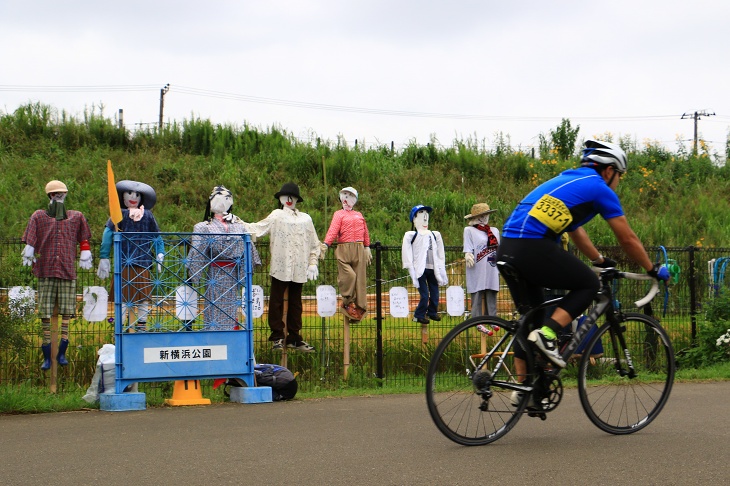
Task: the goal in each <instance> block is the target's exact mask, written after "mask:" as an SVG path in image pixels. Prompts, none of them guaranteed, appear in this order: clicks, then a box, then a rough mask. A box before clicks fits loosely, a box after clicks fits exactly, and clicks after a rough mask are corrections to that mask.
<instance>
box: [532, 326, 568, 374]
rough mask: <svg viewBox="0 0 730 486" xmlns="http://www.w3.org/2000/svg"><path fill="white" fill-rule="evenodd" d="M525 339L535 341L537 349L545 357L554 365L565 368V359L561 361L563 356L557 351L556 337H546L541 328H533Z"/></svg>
mask: <svg viewBox="0 0 730 486" xmlns="http://www.w3.org/2000/svg"><path fill="white" fill-rule="evenodd" d="M527 340H528V341H531V342H533V343H535V346H537V349H539V350H540V351H541V352H542V354H544V355H545V357H546V358H547V359H549V360H550V361H552V362H553V364H554V365H555V366H559V367H560V368H565V361H563V357H562V356H560V353H559V352H558V340H557V339H548V338H547V337H545V334H543V332H542V329H535V330H534V331H532V332H531V333H530V334H529V336H527Z"/></svg>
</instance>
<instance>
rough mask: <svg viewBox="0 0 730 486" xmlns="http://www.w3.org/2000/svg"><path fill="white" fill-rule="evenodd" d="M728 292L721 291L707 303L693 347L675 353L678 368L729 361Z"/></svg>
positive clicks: (729, 324)
mask: <svg viewBox="0 0 730 486" xmlns="http://www.w3.org/2000/svg"><path fill="white" fill-rule="evenodd" d="M729 335H730V292H728V291H723V292H721V293H720V294H718V295H717V296H716V297H715V298H714V299H713V300H712V302H710V303H709V305H708V307H707V310H706V312H705V319H704V320H703V321H699V322H698V323H697V339H696V340H695V343H694V346H693V347H691V348H689V349H683V350H681V351H680V352H679V353H677V362H678V364H679V365H680V366H686V367H689V368H700V367H703V366H707V365H712V364H717V363H720V362H723V361H730V339H725V338H726V337H728V336H729Z"/></svg>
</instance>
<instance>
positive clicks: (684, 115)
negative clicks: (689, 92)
mask: <svg viewBox="0 0 730 486" xmlns="http://www.w3.org/2000/svg"><path fill="white" fill-rule="evenodd" d="M701 116H715V114H714V113H707V110H700V111H695V112H694V113H692V114H689V113H682V118H681V119H682V120H685V119H688V118H694V120H695V136H694V145H693V146H692V155H694V156H695V157H697V120H699V119H700V117H701Z"/></svg>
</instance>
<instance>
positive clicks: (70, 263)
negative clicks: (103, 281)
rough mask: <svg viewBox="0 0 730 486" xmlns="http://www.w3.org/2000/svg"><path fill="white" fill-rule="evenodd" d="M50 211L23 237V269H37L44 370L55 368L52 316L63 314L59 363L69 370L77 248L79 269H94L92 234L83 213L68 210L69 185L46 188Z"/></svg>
mask: <svg viewBox="0 0 730 486" xmlns="http://www.w3.org/2000/svg"><path fill="white" fill-rule="evenodd" d="M46 195H47V196H48V208H47V209H45V210H43V209H39V210H37V211H35V212H34V213H33V215H32V216H31V217H30V221H28V226H27V227H26V228H25V232H24V233H23V242H24V243H25V248H24V249H23V254H22V258H23V265H26V266H32V267H33V275H35V276H36V277H37V278H38V297H39V299H38V307H39V314H40V318H41V326H42V328H43V342H42V344H41V350H42V351H43V364H42V365H41V369H42V370H47V369H49V368H50V367H51V316H53V315H55V313H56V312H58V313H59V314H61V340H60V342H59V343H58V353H57V354H56V361H58V364H60V365H61V366H66V365H67V364H68V360H67V359H66V350H67V349H68V323H69V321H70V320H71V317H74V316H75V315H76V268H74V260H75V259H76V245H79V247H80V249H81V253H80V258H79V267H80V268H82V269H84V270H88V269H90V268H91V267H92V262H91V247H90V245H89V238H91V231H90V230H89V224H88V223H87V222H86V218H84V215H83V214H82V213H81V212H79V211H71V210H66V206H65V200H66V196H67V195H68V189H67V188H66V184H64V183H63V182H61V181H56V180H54V181H50V182H49V183H48V184H46Z"/></svg>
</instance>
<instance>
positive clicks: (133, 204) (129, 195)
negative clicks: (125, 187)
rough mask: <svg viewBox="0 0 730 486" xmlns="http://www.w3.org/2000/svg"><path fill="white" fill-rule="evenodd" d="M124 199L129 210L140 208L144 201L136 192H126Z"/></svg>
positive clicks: (123, 195)
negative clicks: (141, 202)
mask: <svg viewBox="0 0 730 486" xmlns="http://www.w3.org/2000/svg"><path fill="white" fill-rule="evenodd" d="M122 199H123V200H124V205H125V206H126V207H127V209H136V208H138V207H139V203H140V201H142V195H141V194H140V193H138V192H135V191H124V194H122Z"/></svg>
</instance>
